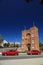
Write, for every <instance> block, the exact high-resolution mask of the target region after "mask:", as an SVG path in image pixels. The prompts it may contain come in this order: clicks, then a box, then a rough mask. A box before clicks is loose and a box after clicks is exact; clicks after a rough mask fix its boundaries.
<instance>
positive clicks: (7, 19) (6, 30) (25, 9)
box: [0, 0, 43, 43]
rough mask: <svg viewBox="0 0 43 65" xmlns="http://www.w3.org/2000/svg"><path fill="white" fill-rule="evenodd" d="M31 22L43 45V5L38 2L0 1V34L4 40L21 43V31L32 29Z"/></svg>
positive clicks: (37, 0) (22, 0)
mask: <svg viewBox="0 0 43 65" xmlns="http://www.w3.org/2000/svg"><path fill="white" fill-rule="evenodd" d="M33 21H34V22H35V25H36V26H37V27H38V29H39V32H38V33H39V40H40V41H41V42H42V43H43V5H41V4H40V2H39V0H33V2H30V3H26V2H25V0H0V34H1V35H2V37H3V38H4V39H5V40H7V41H9V42H16V41H18V42H21V41H22V40H21V36H22V30H24V29H25V26H26V29H29V28H30V27H32V26H33Z"/></svg>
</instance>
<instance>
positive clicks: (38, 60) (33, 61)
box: [0, 58, 43, 65]
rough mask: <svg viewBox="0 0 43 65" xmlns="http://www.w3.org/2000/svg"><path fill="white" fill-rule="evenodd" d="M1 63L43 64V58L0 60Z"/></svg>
mask: <svg viewBox="0 0 43 65" xmlns="http://www.w3.org/2000/svg"><path fill="white" fill-rule="evenodd" d="M0 65H43V58H32V59H13V60H0Z"/></svg>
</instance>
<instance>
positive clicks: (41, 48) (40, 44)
mask: <svg viewBox="0 0 43 65" xmlns="http://www.w3.org/2000/svg"><path fill="white" fill-rule="evenodd" d="M39 47H40V50H41V51H43V44H42V43H41V42H40V41H39Z"/></svg>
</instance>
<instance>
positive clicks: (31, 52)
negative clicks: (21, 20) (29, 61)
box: [27, 50, 41, 55]
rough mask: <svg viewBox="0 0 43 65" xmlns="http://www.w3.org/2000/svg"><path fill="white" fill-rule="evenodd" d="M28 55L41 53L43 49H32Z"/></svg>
mask: <svg viewBox="0 0 43 65" xmlns="http://www.w3.org/2000/svg"><path fill="white" fill-rule="evenodd" d="M27 54H28V55H39V54H41V51H39V50H32V51H28V52H27Z"/></svg>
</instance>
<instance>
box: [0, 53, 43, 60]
mask: <svg viewBox="0 0 43 65" xmlns="http://www.w3.org/2000/svg"><path fill="white" fill-rule="evenodd" d="M29 58H43V54H41V55H27V54H19V55H18V56H17V55H16V56H2V55H0V60H11V59H29Z"/></svg>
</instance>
